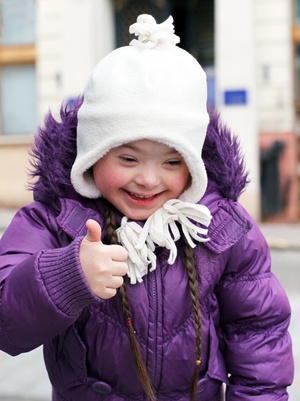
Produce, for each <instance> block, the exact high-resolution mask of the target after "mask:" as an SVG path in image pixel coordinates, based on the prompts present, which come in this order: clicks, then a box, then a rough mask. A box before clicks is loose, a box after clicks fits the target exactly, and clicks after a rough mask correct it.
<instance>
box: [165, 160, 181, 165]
mask: <svg viewBox="0 0 300 401" xmlns="http://www.w3.org/2000/svg"><path fill="white" fill-rule="evenodd" d="M166 164H168V165H169V166H181V164H182V160H181V159H178V160H177V159H176V160H168V161H167V162H166Z"/></svg>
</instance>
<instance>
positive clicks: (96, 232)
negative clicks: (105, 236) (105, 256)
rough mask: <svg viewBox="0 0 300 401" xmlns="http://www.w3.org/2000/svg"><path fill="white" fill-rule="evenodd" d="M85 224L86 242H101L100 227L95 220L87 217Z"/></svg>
mask: <svg viewBox="0 0 300 401" xmlns="http://www.w3.org/2000/svg"><path fill="white" fill-rule="evenodd" d="M85 225H86V228H87V230H88V231H87V234H86V236H85V240H86V241H88V242H101V227H100V225H99V224H98V223H97V221H95V220H92V219H89V220H87V222H86V223H85Z"/></svg>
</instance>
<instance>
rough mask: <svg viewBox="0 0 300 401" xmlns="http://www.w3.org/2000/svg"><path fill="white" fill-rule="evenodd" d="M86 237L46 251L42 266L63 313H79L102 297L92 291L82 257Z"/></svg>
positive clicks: (43, 255) (56, 303)
mask: <svg viewBox="0 0 300 401" xmlns="http://www.w3.org/2000/svg"><path fill="white" fill-rule="evenodd" d="M82 239H83V237H79V238H76V239H75V240H74V241H73V242H72V243H71V244H70V245H68V246H66V247H64V248H59V249H48V250H46V251H42V252H41V255H40V257H39V260H38V268H39V271H40V274H41V276H42V279H43V281H44V285H45V287H46V289H47V291H48V294H49V297H50V298H51V300H52V301H53V303H54V304H55V305H56V306H57V308H58V309H60V310H61V311H62V312H63V313H65V314H67V315H69V316H74V315H78V314H79V313H80V312H81V310H82V308H83V307H85V306H87V305H88V304H90V303H92V302H96V301H99V298H98V297H96V295H94V294H93V292H92V291H91V289H90V287H89V285H88V283H87V281H86V279H85V277H84V274H83V271H82V267H81V264H80V260H79V246H80V243H81V241H82Z"/></svg>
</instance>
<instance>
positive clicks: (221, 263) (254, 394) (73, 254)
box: [0, 102, 293, 401]
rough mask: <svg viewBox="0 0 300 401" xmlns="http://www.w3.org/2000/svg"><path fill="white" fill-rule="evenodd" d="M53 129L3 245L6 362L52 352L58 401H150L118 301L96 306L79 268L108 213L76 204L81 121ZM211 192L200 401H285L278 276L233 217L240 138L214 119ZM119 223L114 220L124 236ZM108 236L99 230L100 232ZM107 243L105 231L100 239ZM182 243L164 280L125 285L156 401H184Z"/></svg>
mask: <svg viewBox="0 0 300 401" xmlns="http://www.w3.org/2000/svg"><path fill="white" fill-rule="evenodd" d="M79 106H80V102H79V104H78V105H77V107H76V108H75V110H71V111H67V110H65V109H62V111H61V122H56V121H55V120H54V119H53V118H52V116H51V115H49V116H48V117H47V119H46V121H45V127H44V128H43V129H40V131H39V135H38V136H37V138H36V142H35V147H34V149H33V155H34V172H33V175H34V176H36V177H38V180H37V181H36V183H35V184H34V188H33V189H34V197H35V202H33V203H31V204H29V205H28V206H26V207H24V208H22V209H21V210H20V211H19V212H18V213H17V214H16V216H15V217H14V219H13V221H12V223H11V224H10V226H9V227H8V229H7V230H6V232H5V233H4V235H3V237H2V239H1V241H0V269H1V270H0V281H1V303H0V348H1V349H2V350H3V351H5V352H7V353H9V354H11V355H17V354H19V353H22V352H27V351H30V350H32V349H34V348H35V347H38V346H40V345H41V344H44V355H45V362H46V367H47V370H48V373H49V377H50V380H51V383H52V385H53V389H54V390H53V400H54V401H58V400H60V401H71V400H72V401H98V400H99V401H100V400H101V401H102V400H103V401H104V400H105V401H121V400H136V401H141V400H144V399H145V398H144V395H143V391H142V388H141V385H140V384H139V381H138V379H137V377H136V374H135V371H134V367H133V365H132V362H131V355H130V345H129V339H128V335H127V328H126V325H125V321H124V316H123V313H122V308H121V304H120V300H119V297H118V296H116V297H114V298H112V299H109V300H99V299H98V298H97V297H95V296H94V295H93V293H92V292H91V290H90V288H89V286H88V284H87V282H86V280H85V278H84V275H83V273H82V269H81V266H80V261H79V256H78V249H79V245H80V242H81V240H82V238H83V236H84V235H85V233H86V229H85V222H86V220H87V219H88V218H93V219H95V220H97V221H98V222H99V223H100V225H101V226H102V227H103V224H104V223H103V222H104V213H103V204H102V199H101V198H100V199H96V200H90V199H86V198H83V197H81V196H80V195H78V194H77V193H75V191H74V189H73V188H72V185H71V183H70V169H71V166H72V163H73V161H74V158H75V153H76V125H77V110H78V107H79ZM203 159H204V161H205V164H206V167H207V174H208V178H209V185H208V188H207V191H206V194H205V196H204V197H203V199H202V200H201V202H200V203H203V204H205V205H207V206H208V208H209V209H210V211H211V213H212V215H213V219H212V222H211V225H210V227H209V237H210V241H209V242H207V243H199V244H198V245H197V246H196V248H195V259H196V263H197V268H198V272H199V277H200V280H199V282H200V305H201V313H202V327H203V329H202V330H203V335H202V337H203V338H202V343H203V345H202V362H201V365H200V366H201V372H200V377H199V383H198V398H197V399H198V400H201V401H208V400H213V399H215V397H216V394H217V393H218V392H219V389H220V386H221V383H223V382H224V383H227V386H226V400H228V401H238V400H243V401H247V400H256V401H259V400H261V401H271V400H272V401H275V400H276V401H283V400H287V399H288V395H287V392H286V387H287V386H288V385H290V384H291V382H292V377H293V358H292V351H291V339H290V336H289V334H288V332H287V329H288V325H289V321H290V306H289V302H288V299H287V297H286V294H285V292H284V290H283V289H282V287H281V285H280V284H279V282H278V280H277V278H276V277H275V276H274V275H273V274H272V273H271V272H270V254H269V249H268V246H267V244H266V241H265V239H264V237H263V236H262V234H261V232H260V230H259V228H258V226H257V225H256V223H255V222H254V221H253V219H252V218H251V217H250V216H249V215H248V214H247V212H246V211H245V210H244V209H243V208H242V207H241V205H239V204H238V203H237V198H238V196H239V194H240V193H241V191H242V190H243V189H244V187H245V185H246V183H247V175H246V174H245V172H244V166H243V162H242V158H241V156H240V152H239V147H238V144H237V141H236V139H235V138H233V137H232V136H231V135H230V132H229V131H228V129H226V127H222V126H221V125H220V122H219V118H218V116H213V117H212V118H211V122H210V124H209V127H208V131H207V138H206V141H205V144H204V149H203ZM121 217H122V216H121V215H120V214H119V212H117V211H116V219H117V222H120V219H121ZM103 228H104V227H103ZM103 235H105V228H104V230H103ZM182 246H183V244H182V241H181V240H179V241H178V256H177V260H176V261H175V263H174V265H172V266H169V265H168V263H167V259H168V251H167V250H166V249H164V248H157V250H156V255H157V268H156V270H155V271H154V272H152V273H149V274H148V275H147V276H145V277H144V281H143V282H142V283H140V284H136V285H130V284H128V285H127V289H128V296H129V299H130V304H131V309H132V321H133V326H134V329H135V330H136V335H137V339H138V343H139V345H140V348H141V351H142V354H143V357H144V360H145V362H146V365H147V368H148V371H149V375H150V378H151V380H152V382H153V385H154V388H155V390H156V392H157V399H158V400H161V401H170V400H177V401H188V400H189V395H188V392H189V384H190V380H191V376H192V373H193V369H194V366H195V332H194V320H193V311H192V306H191V299H190V295H189V290H188V284H187V274H186V271H185V268H184V263H183V250H182Z"/></svg>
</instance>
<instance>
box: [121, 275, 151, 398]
mask: <svg viewBox="0 0 300 401" xmlns="http://www.w3.org/2000/svg"><path fill="white" fill-rule="evenodd" d="M119 293H120V298H121V302H122V308H123V313H124V316H125V318H126V324H127V327H128V332H129V340H130V349H131V355H132V359H133V364H134V367H135V370H136V373H137V375H138V378H139V380H140V383H141V385H142V386H143V389H144V391H145V393H146V395H147V397H148V398H149V400H150V401H154V400H155V395H154V390H153V386H152V383H151V381H150V378H149V375H148V372H147V368H146V366H145V363H144V361H143V357H142V354H141V351H140V348H139V345H138V342H137V339H136V335H135V331H134V329H133V327H132V323H131V317H130V307H129V301H128V295H127V292H126V283H125V281H124V283H123V285H122V287H120V290H119Z"/></svg>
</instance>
